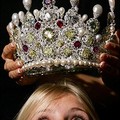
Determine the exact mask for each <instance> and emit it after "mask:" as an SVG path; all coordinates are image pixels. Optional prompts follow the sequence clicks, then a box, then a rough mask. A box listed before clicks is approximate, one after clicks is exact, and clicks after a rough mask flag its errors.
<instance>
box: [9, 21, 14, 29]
mask: <svg viewBox="0 0 120 120" xmlns="http://www.w3.org/2000/svg"><path fill="white" fill-rule="evenodd" d="M8 27H9V29H11V30H13V29H14V25H13V23H12V22H10V23H9V24H8Z"/></svg>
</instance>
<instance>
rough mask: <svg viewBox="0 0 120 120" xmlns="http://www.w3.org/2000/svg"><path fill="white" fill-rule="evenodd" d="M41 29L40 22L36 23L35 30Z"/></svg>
mask: <svg viewBox="0 0 120 120" xmlns="http://www.w3.org/2000/svg"><path fill="white" fill-rule="evenodd" d="M40 27H41V24H40V22H36V23H35V29H37V30H39V29H40Z"/></svg>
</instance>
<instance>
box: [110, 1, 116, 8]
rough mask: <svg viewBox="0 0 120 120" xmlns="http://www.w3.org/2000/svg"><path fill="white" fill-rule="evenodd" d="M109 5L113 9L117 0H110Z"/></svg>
mask: <svg viewBox="0 0 120 120" xmlns="http://www.w3.org/2000/svg"><path fill="white" fill-rule="evenodd" d="M109 5H110V8H111V9H114V8H115V0H109Z"/></svg>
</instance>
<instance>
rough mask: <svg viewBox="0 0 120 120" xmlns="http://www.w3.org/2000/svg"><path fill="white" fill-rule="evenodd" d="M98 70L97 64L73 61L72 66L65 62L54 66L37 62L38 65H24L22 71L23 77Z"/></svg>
mask: <svg viewBox="0 0 120 120" xmlns="http://www.w3.org/2000/svg"><path fill="white" fill-rule="evenodd" d="M93 68H96V69H98V68H99V63H97V62H88V61H79V62H78V61H75V62H74V63H73V64H71V63H70V62H69V64H68V63H67V62H66V63H65V61H64V62H63V61H62V63H59V64H54V63H52V62H51V63H50V62H49V64H48V62H43V61H41V62H39V63H33V62H31V63H28V64H24V66H23V67H22V70H23V71H24V73H25V75H27V76H28V75H29V76H31V75H32V76H33V75H49V74H55V73H77V72H81V71H84V70H88V69H93Z"/></svg>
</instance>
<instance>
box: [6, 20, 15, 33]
mask: <svg viewBox="0 0 120 120" xmlns="http://www.w3.org/2000/svg"><path fill="white" fill-rule="evenodd" d="M6 28H7V31H8V33H9V34H13V30H14V25H13V23H12V22H10V23H9V24H8V25H7V27H6Z"/></svg>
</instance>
